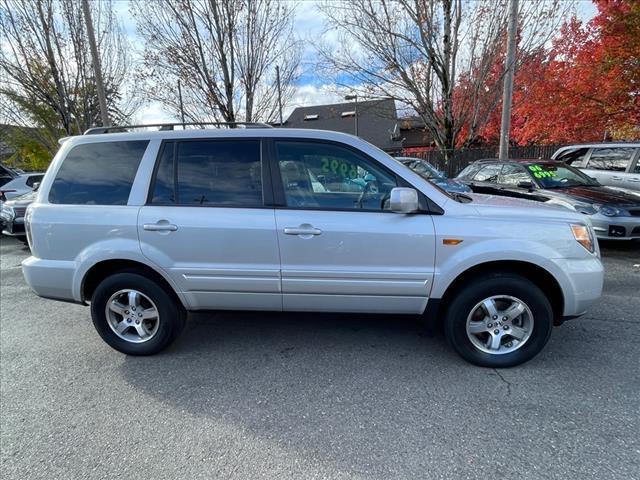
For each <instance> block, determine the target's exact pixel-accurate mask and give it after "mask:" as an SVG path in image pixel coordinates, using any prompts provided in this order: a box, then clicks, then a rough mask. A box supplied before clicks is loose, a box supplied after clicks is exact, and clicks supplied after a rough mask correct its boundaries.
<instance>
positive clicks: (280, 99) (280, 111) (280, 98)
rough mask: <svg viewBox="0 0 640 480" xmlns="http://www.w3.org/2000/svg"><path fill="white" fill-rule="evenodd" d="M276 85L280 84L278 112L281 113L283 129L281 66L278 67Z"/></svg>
mask: <svg viewBox="0 0 640 480" xmlns="http://www.w3.org/2000/svg"><path fill="white" fill-rule="evenodd" d="M276 83H277V84H278V111H279V113H280V126H281V127H282V89H281V87H280V65H276Z"/></svg>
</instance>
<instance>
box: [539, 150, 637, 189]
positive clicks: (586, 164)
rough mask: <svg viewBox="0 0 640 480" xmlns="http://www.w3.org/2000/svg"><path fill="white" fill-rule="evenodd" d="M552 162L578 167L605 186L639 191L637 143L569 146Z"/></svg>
mask: <svg viewBox="0 0 640 480" xmlns="http://www.w3.org/2000/svg"><path fill="white" fill-rule="evenodd" d="M551 159H552V160H558V161H561V162H565V163H567V164H569V165H571V166H572V167H576V168H579V169H580V170H582V171H583V172H584V173H586V174H587V175H589V176H590V177H592V178H595V179H596V180H597V181H598V182H599V183H601V184H602V185H605V186H607V187H613V188H618V189H626V190H633V191H635V192H640V143H591V144H584V145H570V146H567V147H562V148H560V149H558V150H557V151H556V152H555V153H554V154H553V155H552V156H551Z"/></svg>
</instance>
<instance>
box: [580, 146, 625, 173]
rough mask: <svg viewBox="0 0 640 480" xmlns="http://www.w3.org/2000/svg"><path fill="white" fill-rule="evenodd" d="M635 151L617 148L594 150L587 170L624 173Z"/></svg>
mask: <svg viewBox="0 0 640 480" xmlns="http://www.w3.org/2000/svg"><path fill="white" fill-rule="evenodd" d="M634 151H635V149H633V148H628V147H619V148H594V149H593V152H591V158H590V159H589V165H588V168H591V169H593V170H613V171H616V172H625V171H626V170H627V167H628V166H629V163H630V162H631V158H632V157H633V153H634Z"/></svg>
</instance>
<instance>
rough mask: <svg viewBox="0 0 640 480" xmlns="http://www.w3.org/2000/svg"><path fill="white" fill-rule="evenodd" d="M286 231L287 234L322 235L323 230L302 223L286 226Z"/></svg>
mask: <svg viewBox="0 0 640 480" xmlns="http://www.w3.org/2000/svg"><path fill="white" fill-rule="evenodd" d="M284 233H285V235H301V236H307V235H308V236H311V235H320V234H321V233H322V230H320V229H319V228H315V227H313V226H311V225H300V226H299V227H284Z"/></svg>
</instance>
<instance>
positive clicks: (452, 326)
mask: <svg viewBox="0 0 640 480" xmlns="http://www.w3.org/2000/svg"><path fill="white" fill-rule="evenodd" d="M552 328H553V311H552V309H551V304H550V303H549V300H548V299H547V297H546V296H545V295H544V293H542V291H541V290H540V289H539V288H538V287H537V286H536V285H535V284H533V283H532V282H530V281H529V280H527V279H525V278H523V277H521V276H519V275H514V274H495V275H490V276H486V277H476V278H475V279H474V280H472V281H470V282H467V283H466V284H465V285H464V286H463V287H462V288H461V290H460V291H459V292H457V295H456V297H455V298H454V299H453V300H452V301H451V303H450V305H449V307H448V309H447V313H446V317H445V326H444V331H445V335H446V337H447V340H448V342H449V343H450V344H451V346H452V347H453V348H454V349H455V351H456V352H458V354H460V355H461V356H462V357H463V358H464V359H466V360H468V361H469V362H471V363H474V364H476V365H479V366H482V367H513V366H515V365H519V364H521V363H524V362H526V361H527V360H529V359H530V358H532V357H533V356H535V355H536V354H537V353H538V352H540V351H541V350H542V348H543V347H544V346H545V344H546V343H547V341H548V340H549V337H550V335H551V329H552Z"/></svg>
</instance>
